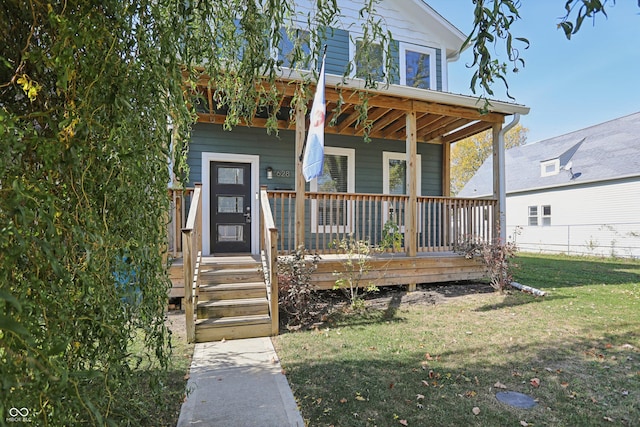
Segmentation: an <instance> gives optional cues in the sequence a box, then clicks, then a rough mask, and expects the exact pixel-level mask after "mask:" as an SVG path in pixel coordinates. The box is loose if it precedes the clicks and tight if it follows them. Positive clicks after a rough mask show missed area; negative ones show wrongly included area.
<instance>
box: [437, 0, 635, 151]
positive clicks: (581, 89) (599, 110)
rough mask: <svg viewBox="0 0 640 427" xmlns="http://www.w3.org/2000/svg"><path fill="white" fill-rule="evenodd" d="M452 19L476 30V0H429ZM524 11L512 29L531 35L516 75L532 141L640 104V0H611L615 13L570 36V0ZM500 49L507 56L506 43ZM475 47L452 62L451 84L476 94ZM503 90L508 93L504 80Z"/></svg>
mask: <svg viewBox="0 0 640 427" xmlns="http://www.w3.org/2000/svg"><path fill="white" fill-rule="evenodd" d="M427 3H429V5H430V6H431V7H433V8H434V9H435V10H436V11H438V13H440V14H441V15H442V16H444V17H445V18H446V19H447V20H448V21H449V22H451V23H452V24H454V25H455V26H456V27H458V28H459V29H460V30H461V31H462V32H463V33H465V34H468V32H469V31H470V30H471V28H472V26H473V25H472V23H473V4H472V1H471V0H454V1H452V0H427ZM522 3H523V4H522V7H521V9H520V16H521V17H522V19H521V20H520V21H518V22H516V23H515V24H514V25H513V26H512V34H513V35H514V36H517V37H525V38H527V39H528V40H529V42H530V43H531V46H530V47H529V49H527V50H523V51H521V56H522V57H523V58H524V60H525V62H526V65H525V67H524V68H521V70H520V72H519V73H517V74H510V75H509V77H508V82H509V92H510V94H511V96H514V97H515V98H516V99H515V101H514V102H516V103H518V104H524V105H526V106H528V107H530V108H531V112H530V113H529V114H528V115H526V116H523V117H522V118H521V121H520V122H521V123H522V124H523V125H524V126H525V127H527V128H529V135H528V139H527V141H528V143H533V142H538V141H540V140H543V139H547V138H551V137H554V136H558V135H563V134H566V133H569V132H572V131H574V130H578V129H582V128H585V127H588V126H591V125H595V124H598V123H602V122H604V121H607V120H611V119H615V118H617V117H622V116H625V115H628V114H631V113H634V112H638V111H640V7H638V2H637V1H636V0H617V1H616V3H615V4H613V3H612V2H611V0H609V3H611V4H610V5H608V6H607V14H608V16H609V17H608V18H605V17H603V16H598V17H597V19H596V22H595V26H594V25H592V21H587V20H585V22H584V24H583V26H582V28H581V29H580V31H579V32H578V34H576V35H574V36H573V37H572V39H571V40H570V41H569V40H567V39H566V38H565V36H564V33H563V32H562V30H559V29H557V27H556V25H557V23H558V22H559V19H558V18H559V17H560V16H562V15H563V11H564V3H565V1H564V0H536V1H527V0H523V1H522ZM496 53H497V54H498V55H499V56H498V58H500V59H501V60H503V61H506V56H505V54H504V50H503V48H502V47H500V48H499V49H496ZM471 62H472V55H471V54H470V50H467V51H465V52H464V53H463V54H462V55H461V57H460V59H459V60H458V61H457V62H454V63H451V64H450V65H449V91H450V92H454V93H462V94H467V95H468V94H471V89H469V83H470V81H471V76H472V74H473V73H472V71H471V70H470V69H468V68H467V67H466V66H465V65H466V64H471ZM494 90H495V93H496V96H495V98H497V99H500V100H505V101H506V100H508V98H507V97H506V95H505V93H504V90H503V89H502V86H496V87H495V88H494Z"/></svg>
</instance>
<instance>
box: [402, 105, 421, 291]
mask: <svg viewBox="0 0 640 427" xmlns="http://www.w3.org/2000/svg"><path fill="white" fill-rule="evenodd" d="M416 128H417V125H416V112H415V111H414V110H413V109H412V110H411V111H410V112H408V113H407V115H406V133H407V141H406V150H405V151H406V152H407V193H408V194H409V204H408V206H407V207H406V209H405V211H404V215H405V220H404V227H405V228H404V229H405V233H404V244H405V251H406V253H407V256H416V254H417V252H418V235H417V230H418V216H417V210H418V186H417V182H418V179H417V171H418V168H417V161H418V140H417V136H416ZM408 290H409V291H415V290H416V284H415V283H410V284H409V289H408Z"/></svg>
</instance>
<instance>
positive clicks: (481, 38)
mask: <svg viewBox="0 0 640 427" xmlns="http://www.w3.org/2000/svg"><path fill="white" fill-rule="evenodd" d="M563 1H564V15H561V18H560V20H559V23H558V27H559V28H561V29H562V30H563V32H564V34H565V36H566V37H567V39H571V36H572V35H574V34H576V33H577V32H578V31H579V30H580V28H581V27H582V23H583V22H584V20H585V19H587V18H589V19H592V20H594V21H595V20H596V18H597V16H598V15H602V16H604V17H606V16H607V11H606V7H607V3H613V4H615V0H611V1H609V0H563ZM473 3H474V4H475V10H474V20H473V22H474V27H473V29H472V31H471V33H469V35H468V37H467V39H466V40H465V42H464V43H463V45H462V48H461V50H464V49H465V48H466V47H468V46H471V48H472V52H473V63H472V64H471V66H470V67H472V68H475V71H474V74H473V76H472V78H471V83H470V87H471V90H472V91H473V93H476V91H477V90H478V89H480V91H481V94H480V98H481V99H484V107H483V109H486V108H487V107H488V106H489V104H490V101H489V98H488V97H489V96H491V95H493V89H492V87H493V85H494V84H495V83H496V82H502V83H503V84H504V86H505V88H506V89H507V96H509V97H510V98H512V99H513V97H511V95H509V84H508V82H507V77H508V74H509V72H510V71H512V72H514V73H517V72H518V70H519V68H520V67H524V66H525V60H524V58H523V57H522V56H521V52H520V49H527V48H528V47H529V41H528V40H527V39H526V38H523V37H514V36H513V34H512V33H511V25H513V23H514V22H516V21H517V20H519V19H521V16H520V13H519V8H520V0H474V2H473ZM545 6H546V7H548V6H547V5H545ZM638 7H640V2H639V3H638ZM498 45H502V46H501V47H500V48H499V47H498ZM500 49H504V51H505V53H506V56H507V60H508V62H509V63H510V66H509V65H507V62H505V61H499V60H498V59H496V58H494V57H493V54H492V51H493V52H497V51H499V50H500Z"/></svg>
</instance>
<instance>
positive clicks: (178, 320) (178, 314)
mask: <svg viewBox="0 0 640 427" xmlns="http://www.w3.org/2000/svg"><path fill="white" fill-rule="evenodd" d="M164 324H165V326H166V327H167V328H169V330H170V331H171V338H172V340H174V341H173V342H176V341H178V340H180V341H184V342H186V340H187V325H186V321H185V317H184V310H169V311H167V312H166V314H165V317H164Z"/></svg>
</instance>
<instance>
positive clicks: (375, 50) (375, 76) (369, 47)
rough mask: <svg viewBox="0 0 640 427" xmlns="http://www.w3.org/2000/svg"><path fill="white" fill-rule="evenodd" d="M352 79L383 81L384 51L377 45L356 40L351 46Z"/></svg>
mask: <svg viewBox="0 0 640 427" xmlns="http://www.w3.org/2000/svg"><path fill="white" fill-rule="evenodd" d="M353 49H354V52H353V55H352V58H353V63H354V65H355V73H354V77H357V78H360V79H365V80H366V79H370V80H372V81H382V80H383V79H384V49H383V48H382V45H381V44H379V43H368V44H365V43H364V42H363V41H362V40H356V42H355V44H354V45H353Z"/></svg>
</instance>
